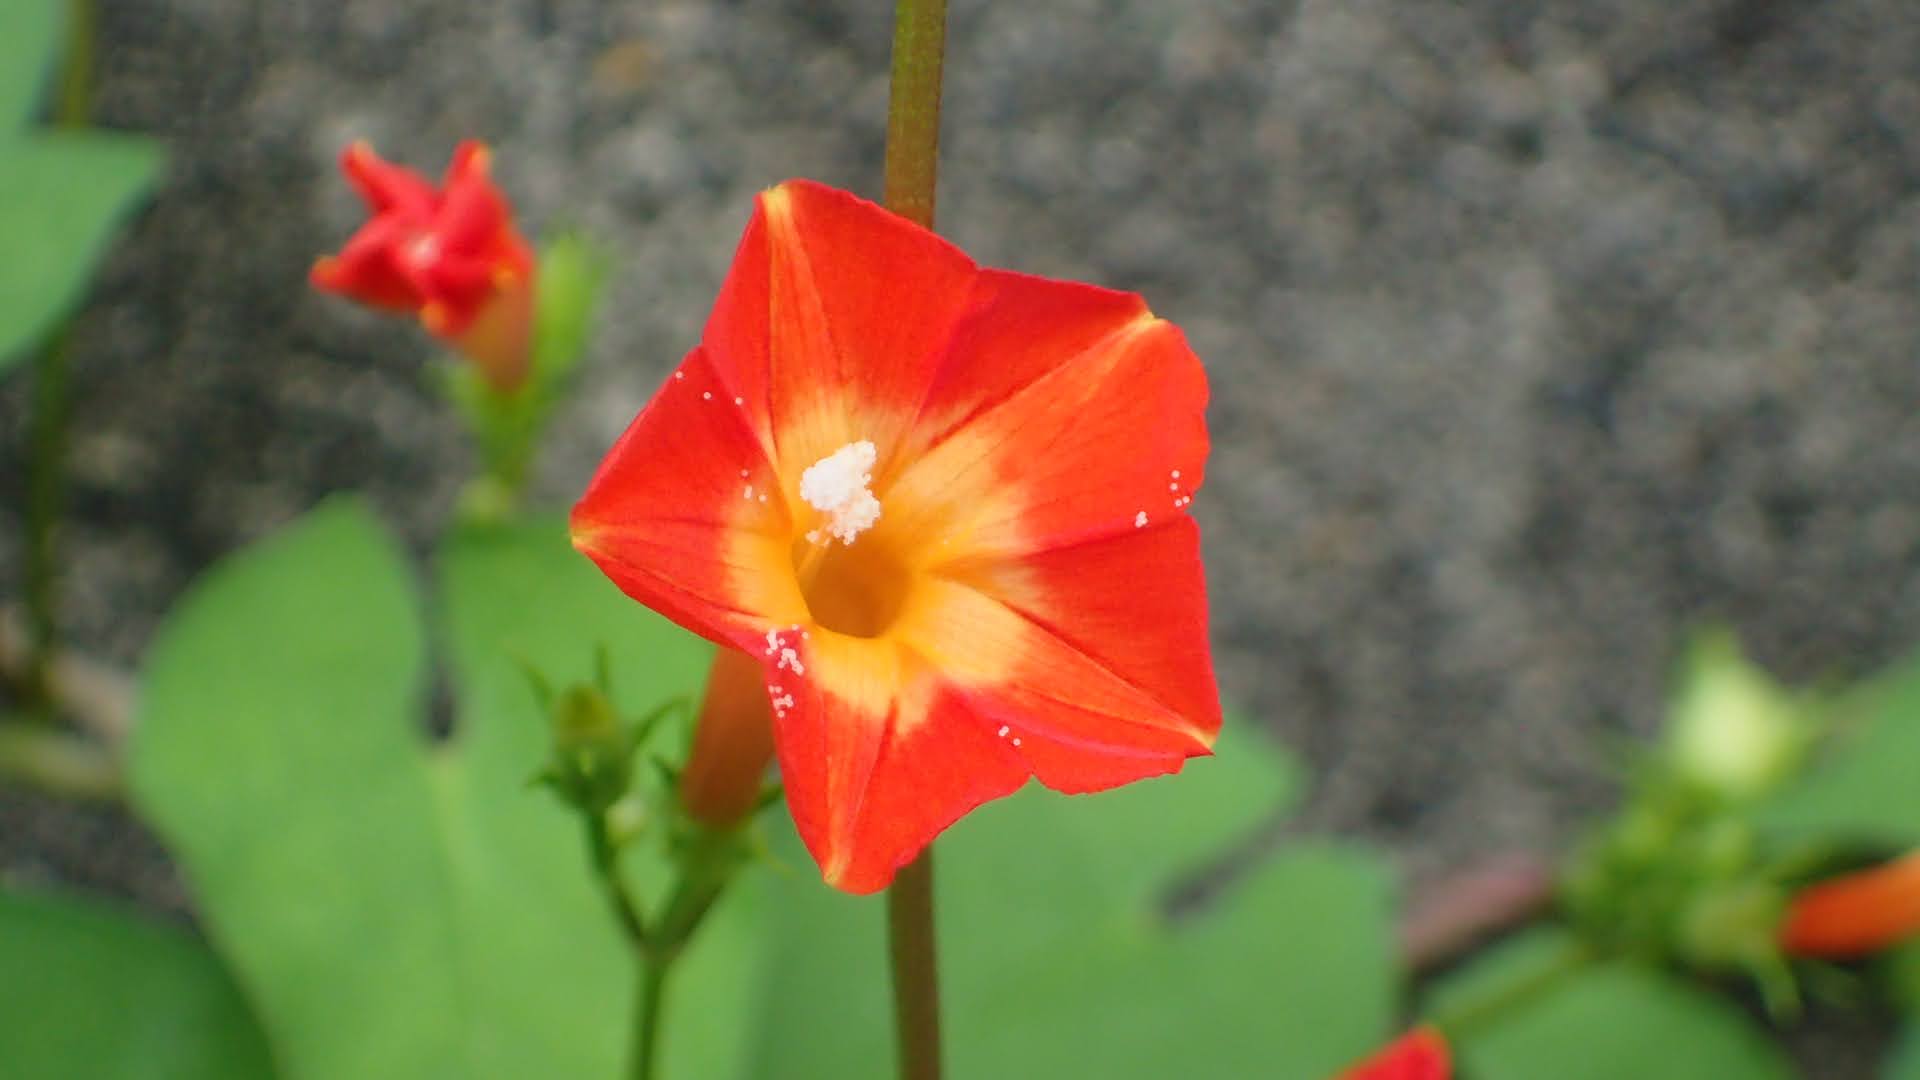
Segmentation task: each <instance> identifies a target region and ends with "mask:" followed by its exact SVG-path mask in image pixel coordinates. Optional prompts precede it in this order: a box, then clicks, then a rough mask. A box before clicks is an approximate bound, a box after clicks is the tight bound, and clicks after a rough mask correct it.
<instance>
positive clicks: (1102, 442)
mask: <svg viewBox="0 0 1920 1080" xmlns="http://www.w3.org/2000/svg"><path fill="white" fill-rule="evenodd" d="M983 276H985V275H983ZM994 280H995V281H996V282H997V285H996V287H997V288H999V289H1001V290H1002V291H1001V293H1000V294H999V295H1000V298H999V299H997V300H995V301H993V302H991V303H986V304H983V305H982V306H980V307H978V308H976V309H975V310H974V311H973V312H972V313H970V314H969V316H968V320H967V323H966V324H965V325H964V326H963V327H962V329H961V331H960V332H959V333H958V334H957V335H956V338H955V349H956V351H955V353H954V354H953V356H952V357H951V358H950V360H949V367H948V368H946V369H943V376H942V384H943V390H944V393H943V395H942V398H941V401H940V403H939V404H936V403H933V402H930V403H929V404H930V408H932V409H934V410H935V413H930V416H931V417H932V418H933V419H934V421H935V422H936V424H937V422H938V420H939V418H940V416H942V415H943V416H944V417H947V418H950V420H949V422H950V423H953V424H955V425H957V426H954V427H953V428H952V430H950V431H949V432H948V433H947V434H946V435H945V436H944V438H942V439H941V441H940V442H939V443H938V445H936V446H934V447H932V448H931V449H930V450H928V451H927V452H926V453H925V454H923V455H920V456H919V457H918V459H917V460H915V461H914V462H913V463H912V464H911V465H910V466H909V467H908V468H907V470H906V471H905V472H904V473H903V474H902V475H901V476H900V478H899V479H898V481H897V482H896V483H895V484H894V485H893V487H892V488H890V489H889V491H888V492H887V493H886V494H885V495H883V496H882V498H883V501H887V502H888V503H889V505H890V506H891V505H893V504H894V503H896V502H897V503H900V504H902V505H903V506H905V507H909V508H911V511H910V512H911V513H912V515H913V517H912V518H911V519H910V520H902V519H901V518H900V516H899V515H896V520H895V521H894V522H893V523H892V524H891V525H890V528H893V529H895V530H897V531H898V533H899V534H903V535H908V536H915V537H917V539H916V540H910V541H908V542H909V543H915V544H917V545H927V546H932V545H944V546H945V550H946V551H947V552H948V553H949V555H950V557H952V558H956V559H977V558H981V557H992V556H1015V555H1020V554H1024V553H1028V552H1036V551H1046V550H1049V549H1051V548H1057V547H1066V546H1071V545H1074V544H1078V543H1083V542H1085V541H1088V540H1093V539H1098V538H1101V537H1104V536H1112V535H1116V534H1120V533H1125V532H1129V531H1131V530H1133V529H1135V528H1136V527H1138V526H1142V525H1151V524H1157V523H1160V522H1163V521H1167V520H1169V519H1178V518H1183V517H1185V516H1186V514H1187V508H1188V505H1189V504H1190V503H1191V502H1192V499H1193V495H1194V493H1195V492H1197V491H1198V490H1199V488H1200V485H1201V483H1202V480H1203V469H1204V468H1205V464H1206V455H1207V431H1206V422H1205V417H1204V413H1205V408H1206V401H1207V383H1206V375H1205V373H1204V372H1203V371H1202V369H1201V367H1200V362H1199V360H1198V359H1197V358H1196V357H1195V356H1194V355H1193V352H1192V350H1190V349H1189V348H1188V347H1187V344H1186V339H1185V338H1184V337H1183V336H1182V335H1181V333H1180V331H1179V329H1178V328H1176V327H1175V326H1173V325H1172V324H1171V323H1167V322H1164V321H1162V320H1160V319H1156V318H1154V317H1152V316H1151V315H1150V314H1147V313H1146V312H1145V309H1144V308H1136V307H1133V306H1132V305H1131V304H1129V303H1127V302H1125V301H1124V300H1123V299H1121V297H1122V294H1111V293H1105V292H1104V290H1088V289H1086V287H1083V286H1076V287H1060V286H1058V285H1057V283H1051V282H1039V281H1037V280H1035V279H1022V280H1014V279H1013V277H1012V276H1011V275H1000V276H998V277H996V278H995V279H994ZM1049 304H1052V305H1054V306H1056V307H1057V308H1058V309H1059V310H1060V312H1061V319H1062V322H1063V325H1062V327H1060V328H1059V330H1058V332H1057V333H1056V334H1054V335H1052V336H1048V335H1039V336H1037V337H1036V338H1035V341H1036V352H1037V351H1038V350H1040V349H1043V348H1061V349H1068V348H1073V347H1074V346H1075V345H1076V344H1078V347H1079V351H1077V352H1073V353H1070V354H1067V355H1062V356H1060V357H1059V358H1058V359H1057V360H1056V361H1055V362H1054V364H1053V366H1052V367H1050V368H1046V367H1045V359H1044V357H1042V356H1039V355H1028V356H1026V357H1024V358H1022V359H1019V360H1017V361H1016V362H1013V363H1009V364H1005V365H1002V363H1001V361H1000V360H999V359H998V358H997V357H998V356H999V355H1003V354H1004V355H1010V356H1016V357H1018V356H1019V355H1020V354H1019V353H1018V351H1017V350H1016V349H1015V348H1014V347H1013V343H1012V342H1011V341H1008V340H1006V339H1005V337H1004V336H1003V335H1004V331H1005V327H1003V326H1002V325H1001V323H1002V320H1001V318H1000V313H1001V312H1002V311H1003V310H1005V311H1007V312H1009V313H1010V314H1009V316H1008V319H1007V320H1005V325H1006V326H1007V327H1012V328H1013V331H1014V332H1015V333H1016V334H1017V333H1018V331H1019V329H1020V328H1021V327H1023V326H1032V325H1037V324H1038V323H1040V322H1041V321H1043V319H1042V315H1041V312H1040V309H1043V308H1045V307H1047V306H1048V305H1049ZM1016 316H1017V317H1016ZM976 324H977V325H976ZM1079 343H1084V344H1079ZM996 349H1004V350H1005V351H1004V353H999V352H994V351H993V350H996ZM976 352H978V353H979V355H974V354H975V353H976ZM1003 368H1004V370H1005V371H1006V372H1007V373H1008V374H1009V376H1010V377H1011V378H1012V380H1013V381H1014V382H1016V383H1017V380H1018V379H1019V378H1021V377H1024V376H1025V375H1027V374H1028V373H1031V372H1034V371H1040V373H1039V374H1038V375H1037V376H1035V377H1033V378H1032V379H1031V381H1028V382H1026V383H1024V384H1023V385H1014V386H1013V387H1012V389H1010V390H1007V389H1006V386H1005V384H1003V383H1002V382H1001V380H1000V376H999V375H997V374H994V373H995V372H997V371H1000V370H1002V369H1003ZM1043 368H1044V370H1042V369H1043ZM969 372H972V373H979V374H978V375H977V376H975V378H976V382H975V385H973V386H971V387H969V386H966V385H964V384H963V380H965V379H966V378H968V377H969V376H968V375H967V373H969Z"/></svg>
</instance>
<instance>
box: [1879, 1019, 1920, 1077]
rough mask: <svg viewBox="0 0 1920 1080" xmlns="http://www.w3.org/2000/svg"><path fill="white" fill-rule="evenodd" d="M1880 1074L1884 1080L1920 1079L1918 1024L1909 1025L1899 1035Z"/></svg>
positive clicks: (1919, 1029) (1919, 1027)
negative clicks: (1904, 1031)
mask: <svg viewBox="0 0 1920 1080" xmlns="http://www.w3.org/2000/svg"><path fill="white" fill-rule="evenodd" d="M1881 1075H1882V1076H1883V1077H1885V1078H1886V1080H1920V1026H1912V1025H1909V1026H1908V1028H1907V1030H1906V1033H1905V1034H1903V1035H1901V1036H1900V1041H1899V1042H1898V1043H1895V1044H1894V1048H1893V1053H1892V1055H1891V1056H1889V1057H1888V1058H1887V1067H1886V1070H1885V1071H1884V1072H1882V1073H1881Z"/></svg>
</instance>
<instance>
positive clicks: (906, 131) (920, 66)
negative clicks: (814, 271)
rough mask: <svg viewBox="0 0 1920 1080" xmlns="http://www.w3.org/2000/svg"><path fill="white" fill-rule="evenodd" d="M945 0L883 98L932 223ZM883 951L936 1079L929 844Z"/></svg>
mask: <svg viewBox="0 0 1920 1080" xmlns="http://www.w3.org/2000/svg"><path fill="white" fill-rule="evenodd" d="M946 50H947V0H898V3H896V4H895V6H894V17H893V72H892V82H891V86H890V92H889V95H888V99H887V161H886V185H885V191H886V195H885V199H886V205H887V209H889V210H892V211H893V212H894V213H896V214H899V215H900V216H902V217H904V218H907V219H909V220H911V221H913V222H915V223H916V224H918V225H921V226H922V227H925V228H929V229H931V228H933V207H934V187H935V184H936V181H937V180H938V177H939V172H940V82H941V75H942V68H943V66H944V62H945V57H946ZM887 939H888V946H889V948H888V953H889V955H890V957H891V959H892V966H893V1008H894V1022H895V1025H894V1026H895V1031H896V1033H897V1035H898V1038H899V1050H900V1076H901V1080H939V1078H940V979H939V963H938V959H937V955H938V954H937V950H936V948H935V937H934V921H933V849H932V847H928V848H927V849H926V850H925V851H922V852H921V853H920V857H919V858H917V859H915V860H914V861H913V862H911V863H909V864H908V865H907V866H905V867H904V868H902V869H901V870H900V872H899V874H897V875H896V876H895V877H894V879H893V885H892V887H891V888H889V889H888V890H887Z"/></svg>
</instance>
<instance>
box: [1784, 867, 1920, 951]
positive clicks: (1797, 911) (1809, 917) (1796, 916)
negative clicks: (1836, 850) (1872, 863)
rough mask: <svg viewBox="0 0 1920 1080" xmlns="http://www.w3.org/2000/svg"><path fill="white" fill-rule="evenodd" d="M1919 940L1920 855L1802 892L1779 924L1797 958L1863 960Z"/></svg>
mask: <svg viewBox="0 0 1920 1080" xmlns="http://www.w3.org/2000/svg"><path fill="white" fill-rule="evenodd" d="M1915 934H1920V851H1916V852H1912V853H1910V854H1907V855H1904V856H1902V857H1900V858H1898V859H1895V860H1893V861H1892V862H1889V863H1886V864H1884V865H1881V866H1876V867H1873V868H1871V869H1868V870H1862V871H1860V872H1859V873H1855V874H1848V875H1845V876H1844V877H1838V878H1835V879H1833V880H1832V881H1824V882H1821V883H1820V884H1818V885H1812V886H1809V887H1807V888H1805V889H1802V890H1800V892H1799V894H1798V895H1796V896H1795V897H1794V898H1793V901H1792V903H1790V904H1789V905H1788V907H1787V916H1786V918H1785V919H1784V920H1782V922H1781V924H1780V947H1781V948H1783V949H1785V950H1786V951H1787V952H1789V953H1791V954H1793V955H1795V956H1818V957H1827V958H1831V959H1845V958H1849V957H1856V956H1865V955H1867V954H1868V953H1873V952H1878V951H1880V950H1881V949H1884V948H1886V947H1888V946H1890V945H1895V944H1898V943H1899V942H1901V941H1903V940H1905V939H1906V938H1909V937H1912V936H1914V935H1915Z"/></svg>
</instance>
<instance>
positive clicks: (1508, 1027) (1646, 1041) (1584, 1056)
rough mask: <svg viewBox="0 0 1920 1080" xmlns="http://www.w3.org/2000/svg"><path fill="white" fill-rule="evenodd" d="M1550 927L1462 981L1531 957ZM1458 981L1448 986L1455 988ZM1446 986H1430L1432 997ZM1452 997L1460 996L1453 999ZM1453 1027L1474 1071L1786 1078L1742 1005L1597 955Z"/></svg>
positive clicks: (1479, 1075) (1611, 1079)
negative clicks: (1597, 961) (1595, 961)
mask: <svg viewBox="0 0 1920 1080" xmlns="http://www.w3.org/2000/svg"><path fill="white" fill-rule="evenodd" d="M1551 947H1553V946H1552V938H1551V937H1550V936H1546V935H1540V936H1535V937H1533V938H1532V939H1530V940H1526V941H1525V943H1524V944H1522V945H1521V946H1518V947H1517V948H1515V949H1513V950H1511V951H1508V950H1497V951H1496V952H1495V953H1493V954H1491V955H1490V958H1489V959H1488V960H1484V961H1481V962H1480V963H1476V964H1475V965H1473V967H1471V968H1469V969H1468V970H1467V971H1466V972H1464V973H1462V975H1460V976H1456V979H1459V980H1475V981H1479V982H1481V983H1482V985H1483V986H1484V985H1485V980H1487V978H1488V972H1487V971H1486V970H1480V971H1475V970H1474V968H1480V967H1481V965H1482V964H1494V965H1503V966H1506V967H1508V968H1509V970H1512V969H1514V968H1516V967H1517V966H1519V965H1524V964H1528V963H1536V962H1537V961H1538V958H1539V955H1540V953H1541V952H1542V951H1543V950H1547V949H1549V948H1551ZM1458 992H1459V991H1458V990H1457V989H1456V990H1455V991H1452V993H1456V994H1457V993H1458ZM1445 996H1446V995H1444V994H1436V1000H1443V999H1444V998H1445ZM1456 1000H1457V999H1456ZM1479 1016H1480V1020H1479V1022H1477V1023H1475V1024H1472V1025H1470V1026H1467V1027H1466V1029H1465V1031H1464V1032H1457V1033H1456V1035H1455V1037H1456V1041H1457V1043H1458V1046H1457V1049H1458V1052H1459V1057H1460V1060H1461V1062H1462V1063H1463V1068H1462V1072H1463V1073H1464V1074H1466V1075H1470V1076H1472V1077H1474V1078H1475V1080H1540V1078H1542V1077H1553V1080H1621V1078H1622V1077H1632V1078H1633V1080H1700V1078H1702V1077H1739V1078H1740V1080H1786V1078H1790V1077H1792V1076H1794V1075H1795V1072H1794V1069H1793V1066H1792V1065H1791V1064H1790V1063H1789V1062H1788V1060H1787V1058H1786V1055H1785V1054H1784V1053H1782V1052H1781V1050H1780V1048H1779V1047H1778V1046H1776V1045H1774V1044H1773V1043H1772V1042H1771V1041H1769V1040H1768V1039H1767V1037H1766V1036H1765V1034H1764V1033H1763V1032H1762V1031H1761V1030H1760V1029H1759V1028H1758V1027H1756V1026H1755V1025H1754V1024H1753V1022H1752V1021H1750V1020H1749V1019H1747V1017H1746V1016H1745V1015H1743V1014H1742V1013H1741V1012H1740V1011H1739V1009H1738V1008H1736V1007H1735V1006H1734V1005H1733V1004H1731V1003H1730V1002H1727V1001H1725V1000H1723V999H1721V998H1719V997H1717V996H1715V995H1713V994H1710V993H1707V992H1705V991H1702V990H1696V989H1694V988H1693V987H1691V986H1689V985H1687V984H1685V983H1683V982H1680V981H1678V980H1677V979H1674V978H1671V977H1669V976H1666V975H1662V974H1660V973H1657V972H1654V971H1651V970H1648V969H1644V968H1640V967H1636V966H1632V965H1628V964H1624V963H1614V964H1601V965H1597V966H1593V967H1588V968H1584V969H1582V970H1580V971H1577V972H1574V973H1571V974H1568V975H1565V976H1564V977H1563V978H1561V979H1559V980H1558V981H1555V982H1553V983H1551V984H1549V985H1539V986H1537V987H1536V988H1535V991H1534V992H1532V993H1528V994H1526V995H1524V996H1522V997H1518V998H1514V999H1511V1000H1509V1001H1508V1002H1507V1003H1505V1005H1504V1007H1502V1008H1501V1009H1500V1010H1499V1011H1497V1012H1483V1013H1481V1014H1479Z"/></svg>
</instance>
